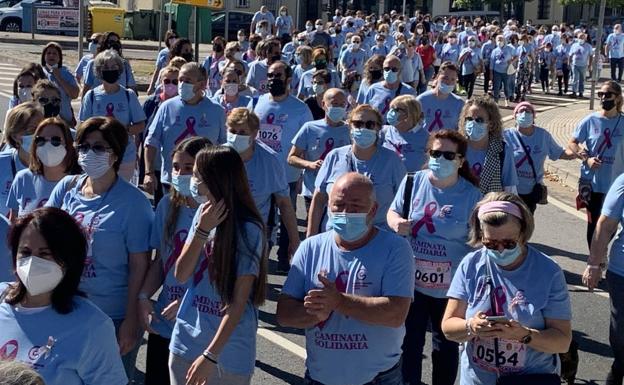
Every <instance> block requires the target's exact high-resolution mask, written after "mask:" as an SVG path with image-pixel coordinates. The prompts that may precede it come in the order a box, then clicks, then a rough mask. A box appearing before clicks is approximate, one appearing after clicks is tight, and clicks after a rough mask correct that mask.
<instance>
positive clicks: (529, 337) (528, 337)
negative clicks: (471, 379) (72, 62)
mask: <svg viewBox="0 0 624 385" xmlns="http://www.w3.org/2000/svg"><path fill="white" fill-rule="evenodd" d="M527 330H528V331H529V334H527V335H526V336H524V337H522V338H521V339H520V342H521V343H523V344H525V345H528V344H530V343H531V340H532V339H533V331H532V330H531V329H529V328H527Z"/></svg>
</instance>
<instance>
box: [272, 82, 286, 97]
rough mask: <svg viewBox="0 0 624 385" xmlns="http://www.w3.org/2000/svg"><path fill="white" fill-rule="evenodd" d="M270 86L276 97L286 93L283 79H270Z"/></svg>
mask: <svg viewBox="0 0 624 385" xmlns="http://www.w3.org/2000/svg"><path fill="white" fill-rule="evenodd" d="M268 86H269V92H270V93H271V95H273V96H275V97H277V96H282V95H284V94H285V93H286V83H285V82H284V81H283V80H282V79H275V78H274V79H270V80H269V83H268Z"/></svg>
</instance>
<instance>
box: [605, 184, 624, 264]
mask: <svg viewBox="0 0 624 385" xmlns="http://www.w3.org/2000/svg"><path fill="white" fill-rule="evenodd" d="M602 215H604V216H606V217H609V218H611V219H613V220H616V221H618V222H619V223H620V224H622V223H624V174H622V175H620V176H619V177H617V178H616V179H615V181H614V182H613V185H611V188H609V192H608V193H607V196H606V197H605V200H604V203H603V205H602ZM609 271H611V272H613V273H615V274H617V275H619V276H624V233H623V230H620V231H619V232H618V235H617V238H615V241H614V242H613V245H611V250H610V252H609Z"/></svg>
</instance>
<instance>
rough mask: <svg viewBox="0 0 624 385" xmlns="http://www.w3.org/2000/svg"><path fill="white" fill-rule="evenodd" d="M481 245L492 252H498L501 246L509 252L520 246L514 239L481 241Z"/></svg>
mask: <svg viewBox="0 0 624 385" xmlns="http://www.w3.org/2000/svg"><path fill="white" fill-rule="evenodd" d="M481 244H482V245H483V246H485V248H486V249H490V250H498V249H500V246H503V248H505V249H507V250H511V249H514V248H515V247H516V246H517V245H518V241H515V240H513V239H500V240H499V239H485V238H483V239H481Z"/></svg>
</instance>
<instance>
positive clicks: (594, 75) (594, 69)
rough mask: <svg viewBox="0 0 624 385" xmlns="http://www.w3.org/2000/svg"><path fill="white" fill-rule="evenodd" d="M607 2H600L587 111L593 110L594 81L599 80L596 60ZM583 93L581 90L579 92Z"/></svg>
mask: <svg viewBox="0 0 624 385" xmlns="http://www.w3.org/2000/svg"><path fill="white" fill-rule="evenodd" d="M606 3H607V0H600V13H599V16H598V34H597V35H596V52H594V61H593V63H592V84H591V94H590V97H589V109H590V110H592V111H593V109H594V97H595V95H596V81H597V80H598V79H599V78H600V71H601V70H602V68H598V61H599V60H598V59H600V55H601V52H602V29H603V27H604V16H605V7H606V5H607V4H606ZM579 91H580V92H583V90H579Z"/></svg>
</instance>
